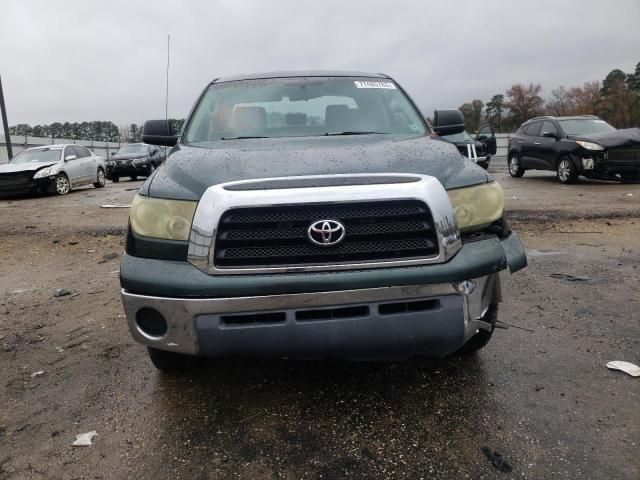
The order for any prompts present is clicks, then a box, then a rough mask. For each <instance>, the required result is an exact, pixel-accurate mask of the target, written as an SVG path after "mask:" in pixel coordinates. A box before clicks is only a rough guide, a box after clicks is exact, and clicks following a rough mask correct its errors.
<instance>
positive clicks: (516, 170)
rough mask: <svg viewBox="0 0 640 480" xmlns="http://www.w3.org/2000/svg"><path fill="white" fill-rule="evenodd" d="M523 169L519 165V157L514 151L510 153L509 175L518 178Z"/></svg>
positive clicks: (522, 173)
mask: <svg viewBox="0 0 640 480" xmlns="http://www.w3.org/2000/svg"><path fill="white" fill-rule="evenodd" d="M524 172H525V169H524V168H522V165H520V157H518V155H516V154H515V153H512V154H511V156H510V157H509V175H511V176H512V177H515V178H520V177H521V176H522V175H524Z"/></svg>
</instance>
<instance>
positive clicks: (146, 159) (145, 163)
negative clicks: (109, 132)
mask: <svg viewBox="0 0 640 480" xmlns="http://www.w3.org/2000/svg"><path fill="white" fill-rule="evenodd" d="M165 158H166V155H165V150H164V148H161V147H157V146H155V145H147V144H146V143H128V144H126V145H123V146H122V147H120V149H119V150H118V151H117V152H116V153H115V154H114V155H112V156H111V158H110V159H109V160H108V161H107V178H108V179H109V180H111V181H113V182H118V181H119V180H120V177H131V180H137V179H138V177H149V176H150V175H151V174H152V173H153V172H154V171H155V169H156V168H158V167H159V166H160V164H162V162H164V160H165Z"/></svg>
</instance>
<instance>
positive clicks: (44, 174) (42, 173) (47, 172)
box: [33, 167, 53, 178]
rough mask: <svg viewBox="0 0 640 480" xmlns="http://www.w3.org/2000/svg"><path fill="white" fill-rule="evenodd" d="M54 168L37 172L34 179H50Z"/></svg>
mask: <svg viewBox="0 0 640 480" xmlns="http://www.w3.org/2000/svg"><path fill="white" fill-rule="evenodd" d="M52 168H53V167H47V168H43V169H42V170H38V171H37V172H36V174H35V175H34V176H33V178H45V177H48V176H49V175H50V174H51V169H52Z"/></svg>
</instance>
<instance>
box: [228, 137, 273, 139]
mask: <svg viewBox="0 0 640 480" xmlns="http://www.w3.org/2000/svg"><path fill="white" fill-rule="evenodd" d="M250 138H269V137H222V138H221V139H220V140H248V139H250Z"/></svg>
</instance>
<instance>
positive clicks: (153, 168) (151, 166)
mask: <svg viewBox="0 0 640 480" xmlns="http://www.w3.org/2000/svg"><path fill="white" fill-rule="evenodd" d="M155 171H156V166H155V165H154V164H153V163H150V164H149V165H147V177H150V176H151V174H152V173H153V172H155Z"/></svg>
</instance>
